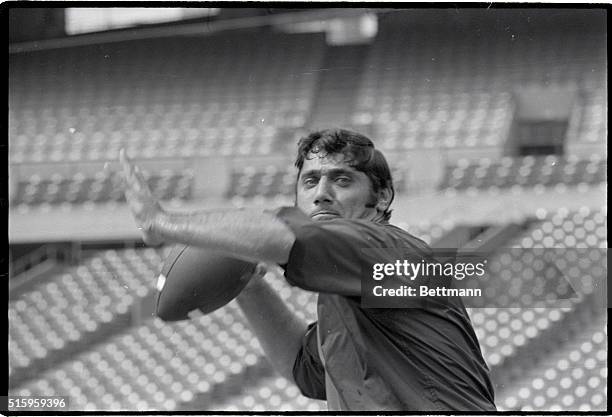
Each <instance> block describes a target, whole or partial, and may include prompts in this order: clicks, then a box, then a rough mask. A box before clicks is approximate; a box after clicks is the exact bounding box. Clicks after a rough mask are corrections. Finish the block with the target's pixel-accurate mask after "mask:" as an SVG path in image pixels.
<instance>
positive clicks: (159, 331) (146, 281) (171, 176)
mask: <svg viewBox="0 0 612 417" xmlns="http://www.w3.org/2000/svg"><path fill="white" fill-rule="evenodd" d="M481 12H484V10H481V11H475V12H474V13H476V14H475V15H474V16H475V17H474V18H475V19H477V20H478V22H479V24H478V25H477V26H478V28H477V29H474V27H476V26H474V25H471V24H470V25H468V24H467V23H461V22H460V21H459V20H461V19H459V18H457V19H458V21H454V23H453V24H448V25H447V24H438V26H436V27H435V30H434V29H433V26H431V27H430V26H428V24H425V23H422V22H419V21H417V20H414V17H413V16H412V14H413V11H410V10H409V11H403V12H385V13H381V17H380V19H379V29H378V35H377V37H376V38H375V39H374V41H373V42H372V43H369V44H363V45H356V46H342V47H337V46H336V47H331V46H329V45H327V44H326V39H325V35H324V34H323V33H316V34H303V33H298V34H296V33H293V34H287V33H280V32H275V31H274V30H273V29H271V28H260V29H253V30H237V31H228V32H224V33H217V34H214V35H208V36H183V37H174V38H159V39H150V40H140V41H121V42H116V43H108V44H98V45H89V46H79V47H70V48H58V49H52V50H41V51H35V52H23V53H13V54H11V56H10V62H9V117H8V122H9V124H8V131H9V152H8V153H9V165H10V168H16V167H27V168H28V169H27V170H24V171H20V170H15V172H17V174H16V175H14V174H13V172H12V173H11V177H12V180H14V183H13V184H12V187H11V188H12V189H11V190H10V201H9V204H10V208H11V210H15V211H18V212H19V213H26V214H27V213H34V211H35V210H38V209H40V208H43V209H45V210H61V209H62V208H68V209H70V210H76V209H80V208H82V207H86V206H91V205H99V206H100V207H105V206H103V205H104V204H109V205H108V207H109V211H111V210H112V208H113V207H115V208H116V207H117V206H118V205H119V204H123V202H124V197H123V195H122V193H121V192H120V188H119V187H117V181H118V178H117V177H116V176H115V175H111V174H107V173H104V172H94V170H93V168H92V169H81V168H83V167H84V166H85V165H86V164H90V165H88V167H93V166H94V165H95V164H99V165H100V167H101V165H102V164H101V162H103V161H107V160H114V159H116V157H117V154H118V152H119V149H120V148H126V149H127V151H128V153H129V154H131V155H134V156H136V155H137V156H138V158H142V160H146V161H148V162H150V163H151V167H152V168H153V169H150V170H149V172H148V173H147V177H148V181H149V185H150V186H151V188H152V191H153V193H154V194H155V195H156V196H157V197H159V198H160V199H162V200H164V203H165V204H168V203H170V202H177V201H178V202H179V203H181V204H183V203H187V202H189V203H191V202H193V201H196V202H197V200H198V199H204V198H206V197H207V193H208V190H209V188H208V187H210V184H207V183H206V181H200V180H199V179H198V178H199V177H197V176H196V172H194V170H196V169H197V167H198V164H199V163H200V162H201V163H202V164H205V163H207V162H209V161H210V162H211V163H212V162H215V163H219V165H220V166H221V165H222V164H224V163H226V162H227V164H226V165H227V166H226V167H227V170H226V171H223V172H222V173H221V174H219V175H220V177H221V176H225V174H226V173H227V178H225V179H226V181H219V183H220V184H219V185H218V188H219V189H221V190H222V191H221V192H220V193H223V195H222V196H221V197H222V198H223V199H224V201H223V202H224V204H225V206H231V205H233V206H235V207H244V206H264V207H266V208H269V207H270V206H271V205H292V204H293V200H294V197H293V196H294V190H295V188H294V187H295V169H294V167H293V166H292V165H291V161H290V160H289V157H288V156H289V155H290V156H291V157H293V148H291V151H290V152H289V147H290V146H294V143H293V139H295V137H296V136H297V134H298V133H299V134H302V133H304V132H306V131H308V129H310V128H311V127H313V126H312V124H316V123H325V124H326V123H329V121H330V120H333V119H334V118H338V119H341V120H342V123H346V125H348V126H349V127H350V126H360V127H363V129H365V131H367V132H368V133H369V134H370V136H371V137H372V138H373V139H374V140H375V141H376V144H377V147H379V148H382V149H383V150H384V151H385V154H387V155H389V156H392V157H393V162H394V163H393V164H392V166H393V172H394V179H395V188H396V191H398V196H397V197H396V206H397V205H398V203H402V204H403V205H404V206H407V205H410V204H420V200H418V199H415V200H411V199H410V197H412V196H411V195H410V193H409V192H408V191H412V189H410V188H409V187H410V186H411V184H412V183H413V182H414V180H415V178H414V177H413V176H412V175H413V174H414V172H413V171H411V169H412V168H413V166H412V165H414V159H410V158H409V157H411V156H413V157H414V158H416V159H420V160H421V161H420V162H422V165H423V166H424V168H423V169H424V172H423V173H422V175H424V176H427V177H431V178H433V179H432V180H431V184H430V185H431V187H430V189H427V190H426V191H429V192H431V193H432V194H436V195H435V196H434V197H436V198H438V200H435V199H433V200H432V201H433V202H430V203H429V204H430V206H426V209H431V211H432V212H433V211H434V210H433V208H434V206H435V205H436V204H437V203H438V202H440V204H442V202H443V200H442V199H443V198H445V199H448V198H453V197H454V196H456V195H458V194H465V195H467V196H468V197H470V196H474V195H477V196H478V198H479V199H480V198H482V203H483V204H482V205H483V206H486V205H487V204H486V203H490V202H491V201H493V200H495V199H496V196H498V195H507V194H512V195H518V197H519V198H523V197H524V195H525V194H524V193H526V192H532V191H534V194H537V193H539V192H540V191H542V192H544V191H546V192H547V194H546V196H552V199H554V196H555V195H564V196H566V197H567V198H568V199H575V200H576V206H578V207H579V206H582V207H580V208H578V209H572V210H570V209H568V208H565V207H557V208H556V209H554V210H550V209H544V208H540V209H538V210H537V211H535V212H532V211H527V210H525V209H524V208H522V207H520V205H521V204H520V203H522V202H524V200H520V201H519V203H518V204H517V206H519V207H518V208H512V209H516V211H517V212H518V214H517V216H515V217H516V219H514V218H513V219H512V221H513V222H515V223H510V221H509V220H507V219H506V218H505V217H503V218H502V216H501V213H500V219H499V220H497V223H494V222H493V223H491V222H489V220H487V222H488V223H486V224H483V221H482V219H480V218H478V215H476V214H474V213H464V212H465V211H469V210H468V209H467V208H464V207H461V206H460V205H459V206H457V207H451V206H450V205H448V204H447V203H448V201H447V200H444V204H447V205H448V206H449V209H448V210H446V212H444V214H437V215H436V216H434V215H431V216H426V215H424V216H422V218H421V217H418V216H417V217H418V218H414V219H408V221H401V222H400V223H399V224H398V226H400V227H402V228H404V229H405V230H407V231H408V232H410V233H412V234H413V235H415V236H417V237H419V238H421V239H423V240H424V241H426V242H427V243H428V244H430V245H432V246H434V247H445V246H446V245H449V242H450V243H452V242H459V243H460V244H457V246H461V247H464V248H468V249H471V250H481V251H482V252H483V253H486V255H487V257H488V260H489V264H488V267H489V272H490V274H489V275H488V276H487V278H486V280H489V281H488V282H485V284H486V285H489V291H488V292H487V293H486V297H485V298H484V299H483V300H482V301H481V305H479V304H477V303H470V304H468V307H469V314H470V317H471V320H472V323H473V325H474V329H475V332H476V334H477V336H478V338H479V340H480V344H481V348H482V351H483V355H484V357H485V360H486V361H487V363H488V364H489V366H490V368H491V371H492V375H493V379H494V383H495V386H496V393H497V395H496V403H497V405H498V407H499V410H501V411H514V412H517V411H604V410H606V409H607V330H606V325H607V317H606V315H605V314H606V310H605V308H606V307H607V305H606V304H605V295H606V292H605V291H604V290H605V286H602V285H601V283H602V282H605V281H606V277H607V275H606V274H607V270H606V267H605V265H606V262H607V261H606V260H607V247H608V242H607V208H606V207H605V206H603V207H602V206H601V205H600V204H599V203H598V204H593V202H592V201H583V200H582V198H583V194H581V192H582V191H583V190H585V189H586V190H603V187H604V186H605V185H606V184H607V152H600V151H599V150H598V149H600V148H598V147H596V146H595V145H599V146H600V147H601V145H603V144H605V143H606V142H605V140H606V138H607V107H608V105H607V93H606V87H607V79H606V71H605V69H606V67H607V64H606V62H607V60H606V59H607V58H606V57H607V55H606V38H607V34H606V33H604V32H605V31H604V32H602V31H601V30H600V28H598V27H596V25H593V27H588V25H587V26H585V25H584V22H583V21H580V22H578V23H575V24H570V23H571V22H573V20H572V19H569V18H568V19H569V22H570V23H567V22H565V21H564V20H563V19H562V18H561V20H560V21H559V22H560V23H561V24H560V23H559V22H557V21H555V20H554V19H555V17H554V16H552V17H551V19H552V20H551V21H550V22H549V26H547V25H542V26H541V27H533V26H529V24H527V23H525V22H524V21H523V20H521V19H522V18H521V19H518V20H517V23H516V25H515V24H512V25H509V26H508V27H506V25H500V23H499V21H498V20H497V19H495V18H491V19H485V18H484V17H483V15H479V14H478V13H481ZM432 13H433V11H432ZM521 13H522V12H521V11H520V10H519V11H516V14H515V16H519V15H521ZM424 15H427V12H424ZM432 16H433V15H432ZM433 19H434V20H436V19H437V17H436V16H433ZM502 20H503V19H502ZM466 22H467V21H466ZM551 22H552V23H551ZM564 22H565V23H564ZM466 25H467V26H469V29H468V28H467V26H466ZM338 48H340V49H338ZM334 52H341V53H342V54H343V55H342V56H334ZM328 65H339V66H344V67H343V68H340V70H339V71H338V72H333V71H331V72H328V73H326V72H325V71H327V70H331V69H333V68H326V66H328ZM347 74H350V76H351V77H355V79H351V80H343V79H342V78H343V77H346V76H347ZM525 85H538V86H545V87H551V88H555V87H567V86H571V87H572V88H575V89H576V91H577V93H576V99H575V100H574V102H573V105H572V109H571V115H570V117H569V120H568V126H567V132H566V135H565V137H564V141H565V145H566V146H565V153H564V154H558V155H552V154H551V155H546V156H533V155H530V156H511V155H515V154H514V153H509V152H507V149H506V146H507V141H508V139H509V138H510V135H511V131H512V124H513V122H514V121H515V118H516V114H517V103H516V97H515V94H514V93H515V90H516V89H517V88H518V87H521V86H525ZM336 94H342V97H334V95H336ZM339 107H342V108H339ZM317 127H319V126H317ZM578 151H580V152H578ZM165 158H174V159H176V161H178V162H176V164H175V165H173V166H174V167H175V168H172V169H169V168H168V169H167V168H165V165H163V164H160V165H159V168H158V167H156V165H157V164H158V162H159V161H161V160H163V159H165ZM233 158H236V159H233ZM438 159H439V160H440V161H442V162H441V163H440V173H441V176H440V177H439V180H438V177H437V176H435V174H434V173H433V172H434V163H435V161H437V160H438ZM187 161H194V162H193V163H190V164H187V163H185V164H184V165H185V166H189V169H187V168H185V169H183V168H184V166H183V165H181V164H182V162H187ZM162 165H163V166H162ZM179 165H180V168H176V167H178V166H179ZM430 165H431V166H430ZM40 167H44V171H43V170H42V168H41V171H40V172H39V171H38V168H40ZM54 167H55V168H58V167H70V169H69V170H62V171H61V172H56V173H53V174H50V175H47V173H48V172H49V171H53V170H54V169H55V168H54ZM96 169H97V165H96ZM58 171H59V169H58ZM22 172H23V173H22ZM216 180H217V178H215V181H216ZM428 184H429V183H428ZM428 187H429V185H428ZM483 191H487V192H489V191H491V192H493V193H491V194H490V195H487V193H483ZM472 193H478V194H472ZM521 193H523V194H521ZM416 197H417V198H418V194H417V195H416ZM400 200H401V201H400ZM479 201H480V200H479ZM400 207H402V206H400ZM491 207H493V205H491ZM536 207H540V206H536ZM547 207H549V206H547ZM455 211H457V212H461V213H460V214H461V215H462V216H463V217H466V218H469V220H470V221H469V223H461V222H459V221H457V220H456V218H455V216H454V214H455ZM508 211H511V208H508ZM67 212H69V211H67ZM41 213H42V215H44V211H42V212H41V211H36V214H33V216H34V215H36V216H40V215H41ZM436 213H442V212H441V211H436ZM494 214H495V215H497V213H494ZM66 215H67V216H68V215H69V214H66ZM398 217H399V216H396V215H394V218H398ZM404 219H406V218H405V217H404V218H402V220H404ZM37 243H41V244H46V242H37ZM74 243H75V245H76V246H78V245H79V242H74ZM124 243H125V244H126V245H134V242H131V241H130V242H127V243H126V242H124ZM53 244H55V243H50V245H53ZM99 244H100V246H101V247H104V245H106V244H107V242H99ZM513 249H514V250H513ZM517 249H518V250H517ZM168 250H169V248H168V247H163V248H159V249H150V248H149V249H141V248H140V249H117V248H110V247H109V248H103V249H94V250H86V251H84V252H82V253H80V258H79V259H61V257H58V259H54V265H53V268H49V269H48V270H45V271H43V272H42V273H41V275H42V276H41V277H39V279H36V280H33V282H31V283H29V284H28V285H23V286H22V287H21V288H20V289H19V291H11V293H10V299H9V310H8V317H9V342H8V343H9V394H10V395H68V396H69V397H70V402H71V403H70V409H71V411H76V412H79V411H141V412H142V411H158V410H159V411H167V412H180V411H191V412H193V411H204V410H205V411H220V412H239V411H268V412H276V411H279V412H280V411H325V410H326V404H325V403H324V402H320V401H315V400H310V399H307V398H305V397H303V396H302V395H301V394H300V393H299V390H298V389H297V387H296V386H295V385H294V384H293V383H291V382H290V381H287V380H286V379H284V378H282V377H279V376H277V375H276V374H275V373H274V371H273V370H272V368H271V366H270V364H269V363H268V361H267V359H266V357H265V356H264V354H263V352H262V350H261V347H260V346H259V343H258V341H257V339H256V338H255V336H254V335H253V333H252V332H251V330H250V328H249V326H248V323H247V319H246V318H245V317H244V316H243V314H242V312H241V311H240V309H239V308H238V307H237V305H236V304H234V303H230V304H229V305H227V306H226V307H224V308H222V309H220V310H217V311H216V312H214V313H213V314H210V315H207V316H197V315H193V317H192V318H191V319H190V320H189V321H184V322H178V323H164V322H162V321H161V320H159V319H157V318H154V317H152V312H151V310H152V308H153V307H152V305H153V303H154V299H155V295H156V292H155V278H156V277H157V275H158V273H159V269H160V267H161V263H162V261H163V259H164V256H165V255H166V254H167V251H168ZM42 252H46V251H41V253H42ZM50 252H53V251H52V250H50ZM545 254H546V255H547V256H549V257H550V258H551V259H552V261H550V262H548V263H545V262H543V261H542V259H544V258H545V256H544V255H545ZM45 256H46V255H45ZM36 259H38V260H40V261H41V262H42V261H43V260H46V259H47V258H46V257H42V256H37V257H36ZM24 269H25V268H24ZM551 271H552V272H551ZM18 272H19V273H18V274H16V275H12V274H11V277H10V279H11V280H19V279H21V278H23V276H22V275H24V274H21V272H23V271H22V270H21V269H20V270H19V271H18ZM274 275H275V273H270V274H268V275H267V276H266V279H267V280H268V282H269V283H270V284H271V285H272V286H273V287H274V288H275V289H276V290H277V292H278V293H279V294H280V296H281V297H282V298H283V300H284V301H285V302H286V303H287V305H288V306H289V307H290V308H291V309H292V310H294V311H295V312H296V313H297V314H298V316H300V317H301V318H303V319H304V320H306V321H309V322H310V321H314V320H316V308H317V306H316V294H313V293H309V292H305V291H302V290H300V289H298V288H295V287H290V286H289V285H288V284H287V283H286V282H285V281H284V280H282V279H277V278H276V277H275V276H274ZM560 276H561V277H565V278H566V281H567V282H568V283H569V286H568V284H567V283H565V281H564V282H562V283H560V281H559V277H560ZM481 286H482V284H481ZM572 286H573V287H572ZM572 291H573V292H572ZM602 298H603V300H602ZM542 300H544V302H542V303H540V304H538V305H536V301H542ZM472 301H473V300H472Z"/></svg>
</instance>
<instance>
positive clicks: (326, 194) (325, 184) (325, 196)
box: [314, 177, 334, 205]
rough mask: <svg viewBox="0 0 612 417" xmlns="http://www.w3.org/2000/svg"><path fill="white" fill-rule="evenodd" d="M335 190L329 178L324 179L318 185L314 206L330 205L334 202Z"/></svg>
mask: <svg viewBox="0 0 612 417" xmlns="http://www.w3.org/2000/svg"><path fill="white" fill-rule="evenodd" d="M333 193H334V191H333V189H332V187H331V183H330V182H329V181H328V180H327V178H325V177H323V178H321V179H320V180H319V183H318V184H317V189H316V193H315V197H314V204H316V205H319V204H326V203H327V204H329V203H331V202H332V201H333Z"/></svg>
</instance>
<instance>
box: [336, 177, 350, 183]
mask: <svg viewBox="0 0 612 417" xmlns="http://www.w3.org/2000/svg"><path fill="white" fill-rule="evenodd" d="M336 183H337V184H339V185H349V184H350V183H351V179H350V178H349V177H338V178H336Z"/></svg>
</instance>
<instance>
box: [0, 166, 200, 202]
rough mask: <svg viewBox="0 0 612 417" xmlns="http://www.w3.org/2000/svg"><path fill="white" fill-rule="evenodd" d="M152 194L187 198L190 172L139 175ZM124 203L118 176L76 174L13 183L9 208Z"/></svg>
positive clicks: (190, 188)
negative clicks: (145, 181)
mask: <svg viewBox="0 0 612 417" xmlns="http://www.w3.org/2000/svg"><path fill="white" fill-rule="evenodd" d="M143 175H145V178H147V183H148V184H149V187H150V188H151V191H152V193H153V195H155V196H156V197H157V198H159V199H161V200H171V199H180V200H188V199H190V198H191V193H192V189H193V173H192V172H191V171H183V172H174V171H171V170H162V171H159V172H158V173H155V174H149V173H147V172H143ZM110 201H115V202H120V201H125V196H124V194H123V188H122V187H121V186H120V178H119V176H118V174H107V173H105V172H99V173H96V174H94V175H93V176H86V175H84V174H82V173H76V174H74V175H72V176H63V175H60V174H53V175H51V176H50V177H48V178H42V177H41V176H39V175H32V176H30V177H29V178H27V179H23V180H20V181H18V182H17V184H16V185H15V188H14V189H13V190H11V199H10V203H11V205H13V206H17V207H18V206H21V205H25V206H37V205H41V204H48V205H56V204H62V203H69V204H83V203H85V202H94V203H103V202H110Z"/></svg>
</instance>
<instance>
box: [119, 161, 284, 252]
mask: <svg viewBox="0 0 612 417" xmlns="http://www.w3.org/2000/svg"><path fill="white" fill-rule="evenodd" d="M119 159H120V162H121V165H122V166H123V177H124V180H125V195H126V199H127V202H128V204H129V206H130V209H131V210H132V214H133V215H134V218H135V219H136V223H137V224H138V228H139V229H140V230H141V232H142V234H143V239H144V241H145V243H147V244H149V245H158V244H161V243H163V242H164V241H170V242H176V243H184V244H188V245H193V246H198V247H202V248H210V249H214V250H217V251H222V252H227V253H229V254H232V255H234V256H236V257H240V258H243V259H246V260H250V261H256V262H259V261H263V262H269V263H276V264H284V263H286V262H287V260H288V259H289V253H290V251H291V247H292V246H293V243H294V241H295V236H294V234H293V232H292V231H291V230H290V229H289V228H288V227H287V226H286V225H285V224H284V223H283V222H282V221H280V220H279V219H277V218H276V217H275V216H274V215H273V214H272V213H268V212H265V211H263V210H257V209H234V210H208V211H198V212H192V213H185V214H183V213H170V212H167V211H165V210H164V209H163V208H162V207H161V206H160V204H159V202H158V201H157V199H155V197H153V195H152V194H151V191H150V190H149V187H148V185H147V183H146V181H145V179H144V177H143V175H142V173H141V171H140V169H139V168H138V167H137V166H134V165H133V164H132V163H131V162H130V160H129V159H128V157H127V155H126V154H125V151H124V150H123V149H122V150H121V152H120V156H119Z"/></svg>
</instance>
